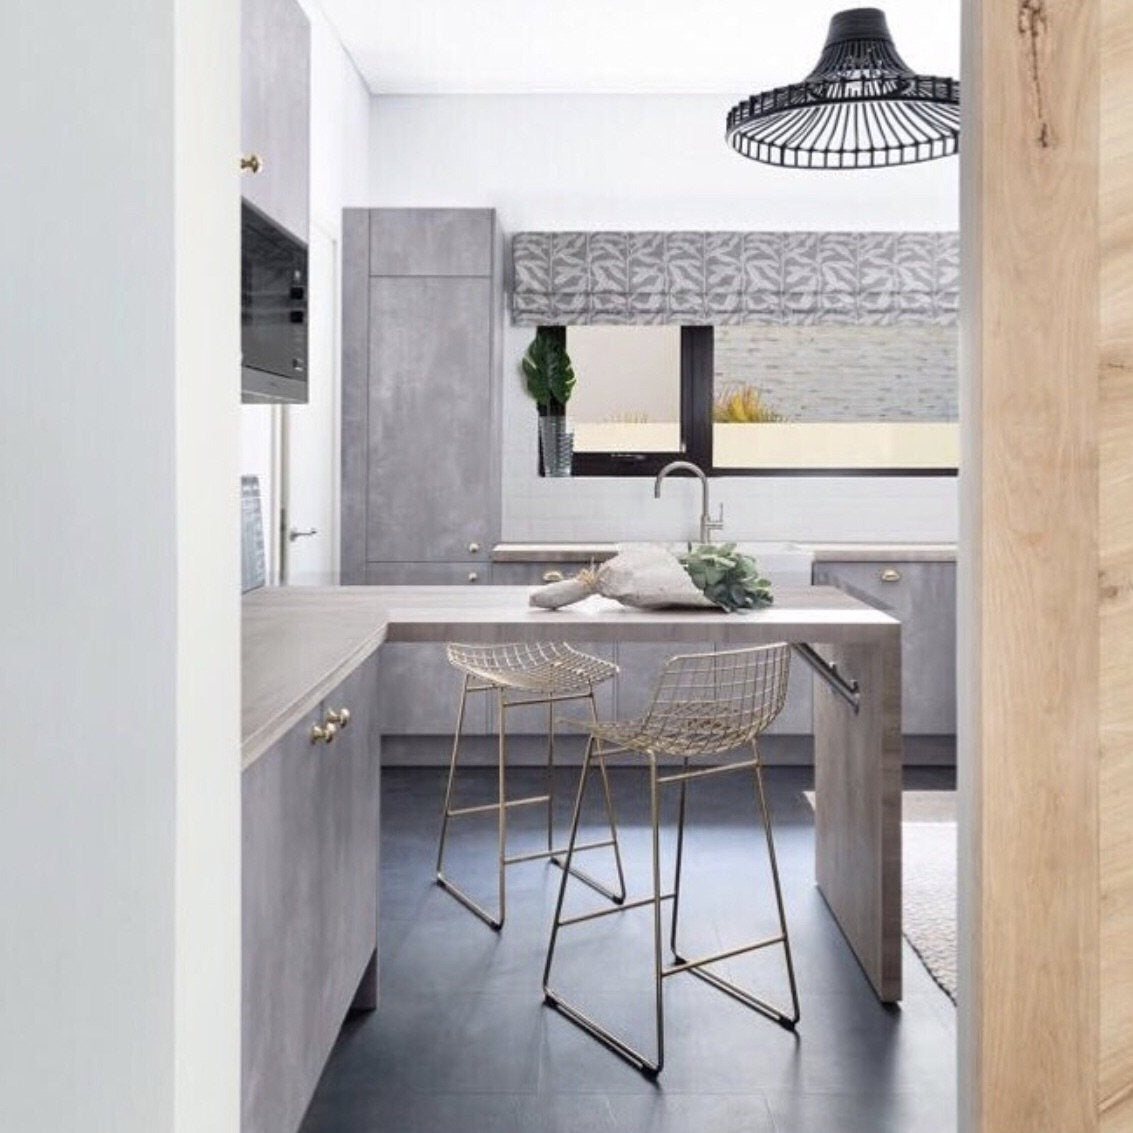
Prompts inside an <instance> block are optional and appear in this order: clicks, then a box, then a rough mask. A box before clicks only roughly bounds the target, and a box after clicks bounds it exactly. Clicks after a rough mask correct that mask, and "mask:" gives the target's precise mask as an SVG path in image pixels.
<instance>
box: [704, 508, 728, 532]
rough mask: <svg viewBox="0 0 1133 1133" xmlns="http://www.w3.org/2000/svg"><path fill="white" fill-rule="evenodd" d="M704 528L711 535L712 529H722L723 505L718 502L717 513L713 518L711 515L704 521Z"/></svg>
mask: <svg viewBox="0 0 1133 1133" xmlns="http://www.w3.org/2000/svg"><path fill="white" fill-rule="evenodd" d="M704 528H705V530H706V531H707V532H708V534H709V536H711V534H712V532H713V531H723V529H724V505H723V504H722V503H721V504H720V511H719V514H718V515H717V516H716V518H715V519H713V518H712V517H711V516H709V517H708V519H707V520H706V521H705V523H704Z"/></svg>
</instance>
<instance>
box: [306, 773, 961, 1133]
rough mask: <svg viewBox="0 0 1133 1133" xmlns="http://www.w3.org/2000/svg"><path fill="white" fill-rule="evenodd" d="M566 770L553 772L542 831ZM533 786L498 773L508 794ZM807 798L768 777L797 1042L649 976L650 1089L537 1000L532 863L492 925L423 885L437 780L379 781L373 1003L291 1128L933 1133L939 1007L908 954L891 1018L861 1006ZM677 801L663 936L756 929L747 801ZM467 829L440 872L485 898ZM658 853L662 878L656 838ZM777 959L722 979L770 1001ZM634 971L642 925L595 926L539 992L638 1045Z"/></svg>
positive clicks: (945, 1043)
mask: <svg viewBox="0 0 1133 1133" xmlns="http://www.w3.org/2000/svg"><path fill="white" fill-rule="evenodd" d="M575 775H576V772H574V771H572V770H571V769H569V768H566V769H561V770H560V774H559V780H560V783H559V790H558V795H559V800H558V808H557V809H558V812H559V820H560V822H565V820H566V817H567V813H568V810H569V802H570V795H571V790H572V787H573V780H574V778H575ZM611 778H612V781H613V783H614V790H615V795H616V802H617V805H618V807H619V816H620V820H621V827H620V829H621V836H622V842H623V847H624V850H625V854H626V860H627V875H628V878H629V882H630V886H631V891H632V895H641V894H642V893H643V892H644V890H645V889H646V888H647V887H648V884H649V867H648V852H649V833H648V825H647V823H648V802H647V797H646V796H647V792H645V791H643V790H642V786H643V777H642V775H641V773H640V772H639V771H637V770H633V769H623V768H618V769H615V770H614V771H613V772H612V773H611ZM725 778H726V777H725ZM471 779H472V782H471V791H472V794H473V796H476V793H477V792H479V794H480V795H482V796H483V797H484V798H490V797H491V791H492V790H493V789H494V775H493V774H492V772H490V771H482V772H480V773H479V774H478V777H477V776H476V775H474V776H472V777H471ZM538 779H539V776H538V775H537V774H534V773H532V772H528V771H516V772H515V773H514V774H513V782H514V784H515V786H516V789H517V790H526V789H530V788H531V787H532V786H535V785H536V784H537V782H538ZM907 779H908V780H910V781H909V784H908V785H910V786H914V787H917V788H920V789H932V788H936V787H948V786H951V785H952V784H953V782H954V774H953V773H952V772H951V771H950V770H945V771H938V770H936V769H932V768H917V769H915V770H914V771H912V772H910V773H909V774H908V775H907ZM705 783H706V786H708V785H710V784H713V780H707V781H705ZM810 785H811V773H810V771H809V770H808V769H806V768H776V769H773V770H772V771H771V772H770V773H769V775H768V786H769V792H770V797H771V807H772V811H773V814H774V819H775V837H776V848H777V851H778V855H779V865H780V871H781V874H782V878H783V884H784V890H785V897H786V904H787V911H788V919H789V923H790V928H791V933H792V941H793V949H794V958H795V966H796V971H797V975H798V984H799V993H800V999H801V1004H802V1021H801V1023H800V1025H799V1028H798V1030H797V1033H794V1034H792V1033H791V1032H789V1031H787V1030H784V1029H783V1028H781V1027H779V1026H777V1025H776V1024H775V1023H773V1022H771V1021H769V1020H767V1019H765V1018H763V1017H761V1016H759V1015H757V1014H756V1013H754V1012H752V1011H750V1010H748V1009H747V1008H745V1007H743V1006H742V1005H740V1004H738V1003H736V1002H735V1001H734V1000H732V999H730V998H728V997H727V996H725V995H722V994H721V993H720V992H718V991H717V990H715V989H713V988H711V987H708V986H707V985H705V984H704V983H702V982H701V981H698V980H696V979H694V978H693V977H691V976H689V975H687V974H683V975H679V976H675V977H672V978H671V979H668V980H666V983H665V1017H666V1046H667V1050H666V1065H665V1069H664V1071H663V1072H662V1074H661V1076H660V1078H659V1079H657V1080H652V1079H650V1078H648V1077H646V1076H644V1075H642V1074H640V1073H639V1072H637V1071H636V1070H634V1069H633V1068H632V1067H630V1066H629V1065H628V1064H627V1063H625V1062H623V1061H622V1060H621V1059H619V1058H618V1057H616V1056H615V1055H614V1054H613V1053H611V1052H610V1051H609V1050H607V1049H606V1048H605V1047H603V1046H601V1045H600V1044H598V1043H597V1042H596V1041H595V1040H594V1039H592V1038H591V1037H590V1036H588V1035H586V1034H585V1033H584V1032H582V1031H581V1030H579V1029H578V1028H577V1027H575V1026H574V1025H573V1024H571V1023H570V1022H569V1021H568V1020H566V1019H565V1018H563V1017H562V1016H561V1015H559V1014H558V1013H556V1012H554V1011H553V1010H551V1009H550V1008H548V1007H546V1006H545V1005H544V1004H543V1002H542V991H541V974H542V967H543V959H544V955H545V951H546V945H547V938H548V934H549V928H550V920H551V915H552V912H553V909H554V903H555V900H556V897H557V893H558V885H559V880H560V877H561V874H560V873H559V871H558V870H557V869H556V868H554V867H553V866H550V865H548V864H546V863H542V862H540V863H532V864H526V865H523V866H516V867H512V868H511V869H510V870H509V872H508V922H507V924H506V926H505V928H504V930H503V931H502V932H500V933H496V932H493V931H492V930H491V929H489V928H488V927H487V926H485V925H484V924H482V923H481V922H480V921H478V920H476V919H475V918H474V917H473V916H472V915H471V914H470V913H469V912H468V911H467V910H465V909H463V908H462V907H461V906H460V905H459V904H457V902H456V901H455V900H453V898H452V897H451V896H450V895H448V894H446V893H445V892H443V891H442V890H441V889H440V888H439V887H438V886H437V885H436V884H435V882H434V879H433V874H434V858H435V853H436V834H437V829H438V816H439V811H440V805H441V798H442V796H443V790H444V774H443V772H441V771H439V770H437V769H428V770H417V769H397V770H393V771H387V772H385V773H384V778H383V812H382V817H383V841H382V878H381V886H382V892H381V917H382V922H381V930H380V952H381V985H382V999H381V1006H380V1008H379V1010H378V1011H377V1012H374V1013H372V1014H357V1015H353V1016H351V1017H350V1018H349V1019H348V1021H347V1024H346V1026H345V1027H344V1029H343V1032H342V1034H341V1036H340V1038H339V1041H338V1044H337V1046H336V1048H335V1050H334V1052H333V1054H332V1057H331V1059H330V1062H329V1064H328V1066H327V1069H326V1072H325V1074H324V1075H323V1078H322V1081H321V1082H320V1085H319V1087H318V1090H317V1092H316V1095H315V1098H314V1100H313V1101H312V1104H311V1108H310V1111H309V1113H308V1115H307V1119H306V1121H305V1122H304V1125H303V1128H302V1133H384V1131H385V1130H392V1131H396V1133H417V1131H419V1130H420V1131H424V1130H428V1131H429V1133H447V1131H448V1130H457V1129H459V1130H461V1133H470V1131H471V1133H511V1131H512V1130H515V1131H517V1133H518V1131H522V1133H544V1131H550V1133H555V1131H557V1130H560V1129H562V1130H564V1131H565V1130H566V1129H568V1128H569V1129H571V1130H575V1129H587V1130H595V1131H597V1133H602V1131H603V1130H611V1131H612V1130H615V1129H616V1130H618V1131H619V1133H623V1131H624V1133H636V1131H641V1133H701V1130H711V1131H712V1133H730V1131H732V1130H736V1131H737V1133H738V1131H741V1130H742V1131H744V1133H795V1131H796V1130H797V1131H799V1133H804V1131H805V1133H825V1131H826V1130H836V1131H837V1133H858V1131H859V1130H861V1131H865V1130H868V1131H869V1133H887V1131H890V1130H892V1131H893V1133H898V1131H899V1133H919V1131H920V1130H922V1129H923V1130H932V1133H948V1131H949V1130H950V1129H953V1128H954V1115H955V1090H954V1087H953V1083H954V1077H955V1036H956V1026H955V1012H954V1009H953V1008H952V1005H951V1003H950V1002H949V1001H948V1000H947V998H946V997H945V996H944V995H943V993H942V992H940V990H939V989H938V988H937V987H936V985H935V984H934V983H933V981H932V979H931V977H929V976H928V974H927V972H925V970H924V969H923V967H922V966H921V965H920V962H919V960H918V959H917V958H916V956H915V955H914V954H913V953H912V952H911V950H909V949H908V948H906V949H905V950H904V953H903V956H904V964H905V980H906V999H905V1001H904V1003H903V1004H901V1005H900V1006H897V1007H885V1006H883V1005H881V1004H879V1003H878V1002H877V999H876V998H875V996H874V995H873V992H872V990H871V989H870V987H869V984H868V982H867V981H866V979H865V977H864V975H863V973H862V972H861V969H860V968H859V966H858V964H857V962H856V961H855V960H854V958H853V956H852V954H851V953H850V951H849V949H848V947H847V946H846V943H845V941H844V939H843V938H842V934H841V932H840V930H839V929H838V926H837V925H836V924H835V922H834V921H833V919H832V917H831V915H830V912H829V910H828V908H827V907H826V904H825V902H824V901H823V900H822V897H821V895H820V894H819V893H818V891H817V889H816V888H815V885H814V863H813V853H814V844H813V816H812V814H811V812H810V809H809V807H808V806H807V805H806V804H805V802H803V801H802V800H801V796H800V792H801V791H802V790H804V789H807V788H809V787H810ZM692 805H693V810H692V812H691V816H692V819H693V821H694V822H695V827H694V829H695V831H696V834H697V838H698V845H699V848H700V853H701V858H702V862H701V863H700V864H695V863H694V862H693V860H692V859H691V858H690V859H689V860H688V868H689V870H690V872H689V873H688V874H687V875H686V882H688V883H690V888H689V890H688V892H689V893H690V894H691V893H692V892H694V891H695V893H696V899H695V900H692V899H689V900H687V901H686V902H685V905H684V908H683V910H682V914H681V918H682V941H683V942H684V943H685V945H686V946H687V948H688V950H690V951H696V950H699V949H701V948H706V949H708V950H715V949H716V948H719V947H725V946H727V945H728V944H731V943H735V942H736V941H735V940H734V939H733V938H734V936H735V934H736V933H741V934H747V933H749V932H758V931H761V927H762V926H765V925H766V917H767V915H768V911H769V908H770V907H771V906H769V904H768V892H769V891H768V890H767V888H766V884H765V882H766V878H765V869H766V867H765V859H763V858H761V857H760V856H759V853H758V852H756V851H762V842H761V840H760V839H761V836H760V835H759V833H758V829H757V828H756V827H755V826H754V825H753V823H752V814H751V799H750V798H748V797H747V795H746V793H743V792H737V791H734V790H732V789H730V788H729V787H728V786H727V785H726V784H724V783H719V784H715V785H712V786H709V789H707V790H705V791H703V792H698V794H697V795H696V796H694V797H693V800H692ZM517 813H522V812H517ZM668 813H670V814H671V813H672V808H671V807H670V811H669V812H668ZM599 817H600V816H599ZM541 821H542V820H540V821H537V822H534V823H528V824H527V825H526V826H524V825H523V823H522V822H517V824H516V831H517V833H518V834H519V836H520V837H522V838H527V839H536V840H537V839H538V838H539V837H540V829H541V827H540V822H541ZM486 825H488V826H489V827H490V824H486ZM560 829H562V827H561V826H560ZM484 833H485V834H486V843H485V844H484V845H479V844H477V840H476V838H475V837H472V838H471V840H469V841H467V842H466V846H467V848H468V849H467V853H466V854H465V855H464V856H463V857H458V856H453V857H452V858H451V859H450V870H451V872H452V873H453V875H454V876H455V875H456V874H457V873H458V871H459V875H460V877H461V879H462V880H467V881H468V883H469V885H470V886H471V885H475V886H479V887H480V888H481V895H484V896H486V897H488V898H490V899H494V896H495V849H494V844H493V842H494V840H493V837H492V831H491V830H490V828H489V829H488V830H486V831H485V832H484ZM455 845H456V843H454V846H455ZM691 851H692V846H691V845H690V853H691ZM663 852H664V854H665V862H666V870H669V869H671V863H672V841H671V839H668V840H667V841H666V843H665V849H664V851H663ZM601 864H602V863H596V864H595V865H594V868H595V870H596V871H597V870H599V869H600V868H601ZM604 864H605V865H607V866H608V864H609V863H608V862H606V863H604ZM761 886H762V888H761ZM568 897H569V900H570V902H571V903H572V907H576V908H578V909H582V908H600V907H608V906H606V905H605V903H604V902H603V899H602V898H600V897H598V896H596V895H595V894H593V893H592V892H591V891H589V890H587V889H586V888H585V887H582V886H579V885H575V884H574V883H573V882H572V883H571V886H570V889H569V892H568ZM686 930H687V931H686ZM743 938H744V936H743V935H741V939H743ZM780 951H781V950H778V951H776V954H775V955H772V950H768V952H767V953H766V954H760V955H758V956H757V957H755V958H747V959H744V960H740V961H728V962H727V963H726V965H725V968H726V970H727V971H728V972H729V973H730V974H731V975H733V976H735V977H736V978H740V977H742V978H744V979H750V980H752V981H754V982H755V984H756V986H757V988H758V991H759V993H760V994H767V995H769V996H771V995H776V996H778V995H780V994H781V993H782V992H783V991H784V989H785V981H784V979H783V975H782V964H781V958H780V954H779V953H780ZM651 957H652V927H651V921H650V918H649V915H648V914H647V913H631V914H626V915H624V916H621V915H619V916H614V917H609V918H604V919H603V920H601V921H596V922H593V923H592V924H591V925H589V926H586V927H585V929H582V928H580V929H579V930H578V935H577V936H576V935H574V933H573V932H564V934H563V937H562V943H561V950H560V953H559V962H558V963H557V964H556V968H555V976H554V982H555V986H556V987H557V988H559V989H560V990H563V991H566V990H569V991H570V992H571V994H572V995H576V996H577V997H579V998H580V999H582V1000H583V1001H584V1002H583V1006H585V1007H588V1008H589V1009H591V1010H593V1012H594V1013H595V1014H597V1015H598V1016H599V1017H600V1018H602V1019H603V1020H607V1019H608V1020H609V1021H610V1023H611V1025H613V1026H614V1028H615V1029H617V1030H619V1031H621V1032H624V1033H625V1034H626V1037H627V1038H629V1039H631V1041H634V1042H636V1043H640V1044H642V1045H643V1047H644V1048H646V1049H648V1050H652V1044H653V1041H654V1040H653V1017H652V982H651V981H652V977H651V969H650V963H651ZM776 981H778V982H776ZM563 985H565V986H563Z"/></svg>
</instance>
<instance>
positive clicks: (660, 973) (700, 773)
mask: <svg viewBox="0 0 1133 1133" xmlns="http://www.w3.org/2000/svg"><path fill="white" fill-rule="evenodd" d="M752 747H753V758H752V759H751V760H746V759H744V760H740V761H736V762H733V763H729V764H726V765H723V766H714V767H708V768H704V769H696V770H690V768H689V761H688V759H687V758H686V759H685V760H684V763H683V766H682V768H681V770H680V771H679V772H675V773H668V774H659V769H658V766H657V761H656V758H655V757H654V756H653V755H652V754H648V753H647V754H648V758H649V803H650V806H649V809H650V824H651V843H652V846H651V848H652V863H651V865H652V870H651V883H652V893H651V894H650V895H649V896H647V897H644V898H641V899H639V900H633V901H626V902H624V903H622V904H621V905H620V906H618V907H615V908H607V909H599V910H596V911H594V912H588V913H583V914H580V915H576V916H570V917H564V916H563V904H564V899H565V896H566V887H567V882H568V880H569V876H570V874H569V869H570V865H571V856H572V854H573V852H574V849H575V841H576V838H577V833H578V824H579V817H580V815H581V811H582V803H583V798H584V795H585V792H586V787H587V780H588V777H589V774H590V770H591V766H592V764H593V763H594V760H593V759H592V747H591V746H590V745H588V748H587V758H586V765H585V767H584V769H583V774H582V777H581V779H580V782H579V788H578V795H577V798H576V800H575V807H574V813H573V816H572V819H571V831H570V841H569V843H568V846H567V857H566V866H567V872H564V874H563V878H562V881H561V883H560V885H559V894H558V900H557V902H556V905H555V914H554V921H553V924H552V928H551V938H550V942H549V944H548V948H547V958H546V962H545V964H544V968H543V997H544V1002H545V1003H546V1004H547V1005H548V1006H550V1007H553V1008H554V1009H555V1010H556V1011H558V1012H559V1013H560V1014H562V1015H564V1016H566V1017H567V1018H568V1019H570V1020H571V1021H572V1022H573V1023H575V1024H576V1025H577V1026H579V1027H581V1028H582V1029H583V1030H584V1031H586V1032H587V1033H589V1034H590V1035H592V1036H593V1037H594V1038H596V1039H598V1040H599V1041H600V1042H602V1043H603V1044H604V1045H606V1046H607V1047H609V1048H610V1049H611V1050H613V1051H614V1052H615V1053H616V1054H618V1055H620V1056H621V1057H622V1058H624V1059H625V1060H626V1061H627V1062H629V1063H630V1064H631V1065H633V1066H635V1067H636V1068H637V1069H638V1070H640V1071H642V1072H643V1073H645V1074H647V1075H649V1076H654V1075H656V1074H658V1073H660V1071H661V1069H662V1067H663V1066H664V1063H665V1022H664V1020H665V1015H664V1012H665V1004H664V995H663V983H664V980H665V979H667V978H668V977H669V976H674V975H677V974H679V973H681V972H690V973H692V974H693V975H695V976H697V977H699V978H700V979H702V980H704V981H705V982H707V983H709V984H711V985H712V986H713V987H716V988H718V989H719V990H721V991H723V992H725V993H726V994H727V995H730V996H731V997H733V998H734V999H736V1000H738V1001H739V1002H741V1003H743V1004H744V1005H745V1006H747V1007H749V1008H751V1009H752V1010H754V1011H757V1012H758V1013H760V1014H762V1015H764V1016H766V1017H767V1018H769V1019H771V1020H773V1021H774V1022H776V1023H778V1024H779V1025H780V1026H782V1027H784V1028H786V1029H788V1030H793V1029H794V1027H795V1025H796V1024H797V1023H798V1021H799V1000H798V989H797V985H796V982H795V971H794V963H793V961H792V957H791V944H790V934H789V932H788V930H787V921H786V914H785V910H784V906H783V895H782V889H781V886H780V880H779V869H778V863H777V859H776V857H775V844H774V837H773V834H772V830H771V821H770V814H769V811H768V808H767V799H766V795H765V792H764V786H763V776H762V768H761V761H760V757H759V752H758V749H757V748H756V747H755V745H754V744H753V745H752ZM745 769H753V770H754V772H755V795H756V803H757V805H758V809H759V815H760V819H761V821H762V823H763V828H764V832H765V835H766V840H767V850H768V856H769V860H770V865H771V877H772V882H773V886H774V890H775V903H776V911H777V914H778V922H779V932H778V933H777V934H776V935H774V936H770V937H766V938H764V939H761V940H756V941H752V942H749V943H746V944H743V945H740V946H738V947H733V948H729V949H726V950H725V951H722V952H716V953H713V954H711V955H704V956H698V957H696V958H695V959H688V958H686V956H685V955H684V953H683V951H682V949H680V947H679V946H678V923H679V910H680V892H681V875H682V866H683V859H684V826H685V814H686V805H687V794H688V784H689V782H690V781H692V780H693V779H698V778H704V777H707V776H710V775H716V774H723V773H727V772H734V771H743V770H745ZM674 783H678V784H679V785H680V796H679V801H678V815H677V838H676V860H675V865H674V876H673V888H672V890H671V891H670V892H667V893H666V892H662V888H661V844H660V826H661V788H662V787H664V786H667V785H670V784H674ZM666 901H672V903H673V910H672V919H671V926H670V933H669V946H670V951H671V952H672V955H673V961H674V962H673V963H671V964H669V965H668V966H666V965H665V964H664V959H663V949H662V917H661V906H662V903H663V902H666ZM644 906H652V914H653V918H652V919H653V996H654V1021H655V1049H656V1055H655V1056H654V1057H650V1056H649V1055H647V1054H645V1053H643V1052H642V1051H640V1050H638V1049H636V1048H634V1047H632V1046H630V1045H629V1044H628V1043H627V1042H626V1041H624V1040H623V1039H621V1038H619V1037H618V1036H617V1035H615V1034H614V1033H613V1032H612V1031H611V1030H609V1028H607V1027H606V1026H604V1025H603V1024H601V1023H599V1022H598V1021H597V1020H595V1019H594V1018H592V1017H591V1016H589V1015H587V1014H586V1013H585V1012H584V1011H582V1010H580V1009H579V1008H578V1007H577V1006H575V1005H574V1004H572V1003H570V1002H569V1001H568V1000H566V999H564V998H563V996H562V995H561V994H560V993H559V992H557V991H556V990H554V988H553V987H552V986H551V982H550V981H551V973H552V969H553V965H554V960H555V951H556V947H557V944H558V937H559V931H560V930H561V929H563V928H566V927H569V926H573V925H579V924H583V923H585V922H588V921H592V920H597V919H598V918H601V917H605V916H609V915H612V914H615V913H622V912H626V911H628V910H630V909H635V908H642V907H644ZM776 945H782V947H783V951H784V959H785V962H786V971H787V980H788V984H789V987H790V998H791V1004H790V1007H789V1008H788V1009H786V1010H780V1009H779V1008H777V1007H774V1006H772V1005H771V1004H769V1003H767V1002H766V1001H765V1000H762V999H759V998H757V997H756V996H754V995H753V994H751V992H749V991H748V990H746V989H745V988H742V987H740V986H739V985H737V984H735V983H733V982H731V981H730V980H726V979H724V978H723V977H722V976H719V975H717V974H716V973H715V972H712V971H709V970H707V969H706V967H705V966H706V965H709V964H714V963H716V962H718V961H721V960H727V959H730V958H732V957H735V956H740V955H743V954H744V953H747V952H753V951H756V950H758V949H762V948H767V947H772V946H776Z"/></svg>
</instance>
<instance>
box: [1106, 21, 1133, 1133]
mask: <svg viewBox="0 0 1133 1133" xmlns="http://www.w3.org/2000/svg"><path fill="white" fill-rule="evenodd" d="M1101 43H1102V48H1101V128H1100V143H1101V173H1100V183H1099V203H1100V210H1099V236H1100V246H1101V264H1100V281H1101V367H1100V383H1099V389H1100V401H1101V405H1100V409H1101V429H1100V450H1099V459H1100V477H1099V480H1100V493H1101V495H1100V524H1101V526H1100V532H1101V539H1100V553H1101V574H1100V583H1101V596H1100V597H1101V637H1100V665H1101V682H1102V685H1101V791H1100V810H1099V815H1098V818H1099V826H1100V843H1099V850H1100V855H1101V861H1100V870H1101V949H1100V956H1101V972H1100V978H1101V987H1102V995H1101V1007H1100V1011H1101V1019H1100V1024H1101V1026H1100V1075H1099V1094H1100V1103H1101V1110H1102V1120H1101V1125H1100V1128H1101V1129H1102V1130H1103V1131H1104V1133H1124V1131H1125V1130H1128V1129H1133V695H1131V694H1130V686H1131V685H1133V207H1131V203H1130V193H1131V191H1133V113H1131V112H1130V108H1131V107H1133V5H1130V4H1128V3H1119V4H1107V5H1104V6H1103V8H1102V36H1101Z"/></svg>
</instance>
